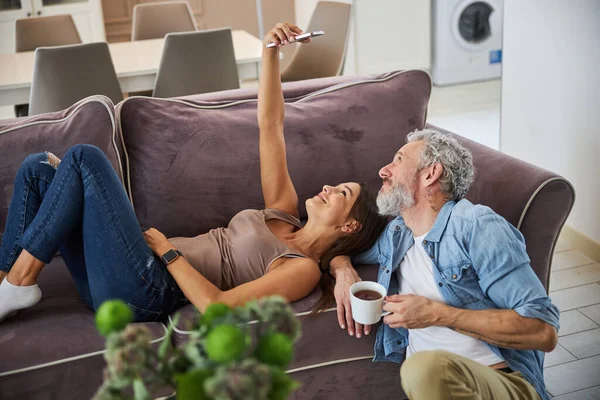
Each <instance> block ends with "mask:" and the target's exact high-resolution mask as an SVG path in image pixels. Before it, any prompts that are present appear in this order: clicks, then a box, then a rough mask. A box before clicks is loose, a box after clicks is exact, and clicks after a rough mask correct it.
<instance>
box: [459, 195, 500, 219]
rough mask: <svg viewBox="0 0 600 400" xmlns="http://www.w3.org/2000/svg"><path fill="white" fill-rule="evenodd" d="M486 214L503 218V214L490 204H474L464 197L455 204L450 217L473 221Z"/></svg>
mask: <svg viewBox="0 0 600 400" xmlns="http://www.w3.org/2000/svg"><path fill="white" fill-rule="evenodd" d="M484 215H485V216H490V217H497V218H502V216H500V215H499V214H497V213H496V212H495V211H494V210H492V209H491V208H489V207H488V206H484V205H483V204H473V203H471V202H470V201H469V200H467V199H462V200H460V201H458V202H457V203H456V204H455V205H454V208H453V209H452V214H451V215H450V219H462V220H465V221H468V222H473V221H475V220H476V219H478V218H480V217H482V216H484Z"/></svg>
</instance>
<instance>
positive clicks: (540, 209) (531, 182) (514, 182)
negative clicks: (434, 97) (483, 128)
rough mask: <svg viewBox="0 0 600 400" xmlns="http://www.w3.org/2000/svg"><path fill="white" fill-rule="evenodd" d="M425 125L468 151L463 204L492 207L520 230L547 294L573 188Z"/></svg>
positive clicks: (554, 176) (547, 173)
mask: <svg viewBox="0 0 600 400" xmlns="http://www.w3.org/2000/svg"><path fill="white" fill-rule="evenodd" d="M427 126H428V127H430V128H435V129H438V130H440V131H443V132H446V133H450V134H451V135H453V136H454V137H456V138H457V139H458V141H459V142H460V143H461V144H462V145H464V146H465V147H467V148H468V149H469V150H471V152H472V153H473V164H474V165H475V182H474V183H473V185H472V187H471V189H470V190H469V193H467V199H469V200H470V201H471V202H472V203H475V204H483V205H486V206H488V207H490V208H492V209H493V210H494V211H495V212H497V213H498V214H500V215H502V216H503V217H504V218H506V220H507V221H508V222H510V223H511V224H512V225H513V226H515V227H516V228H517V229H519V231H521V233H522V234H523V236H524V237H525V244H526V246H527V253H528V254H529V258H530V259H531V267H532V268H533V270H534V271H535V273H536V275H537V276H538V278H539V279H540V281H541V282H542V284H543V285H544V287H545V288H546V290H548V281H549V277H550V266H551V264H552V255H553V253H554V247H555V246H556V241H557V240H558V235H559V233H560V231H561V229H562V227H563V225H564V224H565V221H566V220H567V217H568V216H569V213H570V212H571V209H572V208H573V204H574V202H575V189H574V188H573V185H571V183H570V182H569V181H568V180H566V179H565V178H563V177H562V176H560V175H557V174H555V173H553V172H550V171H547V170H545V169H543V168H539V167H536V166H534V165H531V164H529V163H526V162H525V161H522V160H519V159H517V158H515V157H512V156H509V155H507V154H504V153H502V152H500V151H497V150H494V149H492V148H489V147H487V146H484V145H482V144H479V143H476V142H474V141H472V140H469V139H466V138H464V137H462V136H460V135H456V134H454V133H451V132H448V131H445V130H444V129H440V128H438V127H435V126H433V125H430V124H428V125H427Z"/></svg>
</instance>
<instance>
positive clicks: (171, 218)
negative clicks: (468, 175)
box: [0, 71, 574, 399]
mask: <svg viewBox="0 0 600 400" xmlns="http://www.w3.org/2000/svg"><path fill="white" fill-rule="evenodd" d="M430 92H431V81H430V78H429V76H428V75H427V74H426V73H424V72H422V71H403V72H394V73H389V74H384V75H380V76H374V77H336V78H324V79H316V80H310V81H301V82H293V83H289V84H285V85H284V94H285V98H286V128H285V132H286V133H285V134H286V142H287V146H288V164H289V169H290V174H291V176H292V179H293V181H294V183H295V186H296V188H297V191H298V195H299V197H300V199H301V200H304V199H306V198H308V197H311V196H313V195H314V194H315V193H318V192H319V191H320V189H321V187H322V185H323V184H336V183H339V182H344V181H362V182H367V183H368V184H369V185H371V186H372V187H373V188H378V187H379V185H380V179H379V177H378V175H377V171H378V170H379V169H380V168H381V167H382V166H383V165H385V164H386V163H388V162H389V160H391V158H392V156H393V154H394V153H395V152H396V150H397V149H398V148H400V147H401V146H402V145H403V143H404V142H405V137H406V135H407V134H408V133H409V132H411V131H413V130H414V129H417V128H423V127H425V126H426V117H427V103H428V100H429V95H430ZM256 97H257V93H256V90H253V89H245V90H233V91H227V92H219V93H211V94H204V95H197V96H189V97H185V98H181V99H152V98H141V97H133V98H129V99H127V100H125V101H124V102H122V103H120V104H119V105H117V106H116V107H114V106H113V105H112V104H111V103H110V100H108V99H107V98H105V97H103V96H92V97H90V98H88V99H85V100H82V101H80V102H79V103H77V104H75V105H73V106H72V107H70V108H69V109H67V110H64V111H61V112H56V113H51V114H45V115H40V116H35V117H29V118H20V119H14V120H8V121H0V229H1V230H0V235H1V234H2V232H3V229H4V225H5V221H6V212H7V208H8V204H9V200H10V196H11V194H12V181H13V179H14V177H15V174H16V171H17V169H18V166H19V164H20V163H21V161H22V160H23V159H24V158H25V157H26V156H27V155H28V154H30V153H33V152H39V151H44V150H48V151H52V152H53V153H55V154H57V155H58V156H59V157H60V156H62V155H63V154H64V153H65V151H66V150H67V149H68V148H69V147H71V146H72V145H74V144H76V143H91V144H94V145H96V146H98V147H100V148H101V149H102V150H103V151H104V152H105V153H106V154H107V156H108V157H109V159H110V160H111V163H112V164H113V166H114V167H115V170H116V171H117V172H118V174H119V176H121V177H122V179H123V185H124V187H125V188H126V190H127V192H128V193H129V195H130V198H131V200H132V204H133V206H134V209H135V212H136V215H137V216H138V219H139V221H140V224H141V226H142V227H149V226H154V227H156V228H158V229H159V230H161V231H163V232H164V233H165V234H166V235H167V236H168V237H173V236H186V235H197V234H200V233H202V232H205V231H207V230H209V229H211V228H214V227H217V226H223V225H226V224H227V223H228V221H229V219H230V218H231V217H232V216H233V215H234V214H235V213H237V212H238V211H240V210H242V209H244V208H261V207H263V201H262V196H261V189H260V174H259V158H258V127H257V122H256ZM457 138H458V139H459V140H460V141H461V142H462V143H463V144H464V145H465V146H467V147H468V148H469V149H471V151H472V152H473V156H474V162H475V166H476V168H477V177H476V180H475V184H474V185H473V187H472V188H471V190H470V192H469V194H468V198H469V199H470V200H471V201H473V202H474V203H481V204H485V205H488V206H490V207H491V208H493V209H494V210H495V211H496V212H498V213H499V214H501V215H503V216H504V217H505V218H506V219H507V220H508V221H509V222H510V223H512V224H513V225H514V226H516V227H517V228H518V229H520V230H521V232H522V233H523V234H524V236H525V238H526V241H527V251H528V253H529V255H530V258H531V265H532V267H533V269H534V270H535V272H536V274H537V276H538V277H539V278H540V280H541V281H542V283H543V284H544V285H546V286H547V284H548V277H549V272H550V263H551V259H552V253H553V249H554V246H555V243H556V239H557V237H558V234H559V232H560V230H561V228H562V226H563V224H564V222H565V220H566V218H567V216H568V214H569V212H570V210H571V208H572V205H573V202H574V191H573V188H572V186H571V185H570V183H569V182H568V181H566V180H565V179H564V178H562V177H560V176H558V175H556V174H553V173H551V172H549V171H545V170H543V169H540V168H537V167H535V166H533V165H530V164H527V163H525V162H522V161H520V160H517V159H514V158H512V157H509V156H507V155H505V154H502V153H500V152H498V151H495V150H492V149H490V148H488V147H485V146H482V145H480V144H477V143H474V142H472V141H469V140H467V139H464V138H461V137H460V136H457ZM301 205H302V206H301V210H300V214H301V217H306V210H305V209H304V207H303V201H301ZM0 237H1V236H0ZM358 270H359V273H360V274H361V276H362V277H363V279H367V280H374V279H375V278H376V276H377V266H358ZM40 287H41V289H42V291H43V299H42V301H41V302H40V303H39V304H38V305H37V306H35V307H33V308H31V309H28V310H25V311H23V312H22V313H20V314H19V315H18V316H16V317H14V318H12V319H9V320H7V321H5V322H4V323H2V324H0V398H2V399H53V398H60V399H85V398H90V397H91V396H92V395H93V394H94V392H95V390H96V388H97V387H98V386H99V385H100V382H101V379H102V368H103V365H104V361H103V358H102V349H103V347H104V342H103V339H102V338H101V337H100V336H99V335H98V334H97V333H96V331H95V328H94V324H93V317H94V316H93V313H92V312H91V311H90V310H88V309H87V308H86V307H85V306H84V304H83V302H82V301H81V300H80V299H79V298H78V296H77V293H76V291H75V286H74V284H73V283H72V281H71V279H70V277H69V274H68V272H67V270H66V268H65V266H64V263H63V262H62V259H61V258H60V257H59V256H57V257H55V259H54V260H53V262H52V263H51V264H50V265H49V266H47V267H46V268H45V269H44V270H43V272H42V274H41V276H40ZM319 297H320V291H319V290H318V289H315V290H314V291H313V293H311V294H310V295H309V296H307V297H306V298H304V299H302V300H300V301H298V302H295V303H293V304H292V307H293V308H294V310H295V311H296V312H297V315H298V317H299V318H300V320H301V322H302V327H303V336H302V338H301V340H300V341H299V342H298V344H297V347H296V358H295V360H294V362H293V364H292V365H291V367H290V373H292V375H293V376H294V378H295V379H297V380H299V381H301V382H302V387H301V388H300V389H299V390H298V391H297V392H295V393H294V395H293V396H292V398H294V399H359V398H360V399H384V398H385V399H387V398H394V399H401V398H404V397H405V396H404V393H403V392H402V388H401V386H400V378H399V374H398V371H399V365H397V364H393V363H372V361H371V358H372V356H373V343H374V335H373V334H371V335H370V336H366V337H363V338H361V339H356V338H353V337H349V336H348V334H347V333H345V332H344V331H342V330H341V329H340V328H339V326H338V324H337V321H336V316H335V311H334V309H333V308H331V309H328V310H326V311H325V312H323V313H321V314H319V315H316V316H312V315H309V314H310V311H311V310H312V309H313V308H314V306H315V304H316V302H317V300H318V299H319ZM179 312H180V313H181V314H182V317H183V318H181V319H180V322H179V323H178V325H177V326H176V327H175V332H176V334H175V336H174V338H173V340H174V342H175V344H180V343H182V342H184V341H185V340H186V337H187V336H188V334H189V332H188V331H187V327H188V326H190V322H191V321H192V320H193V318H195V312H194V310H193V308H192V306H186V307H184V308H182V309H181V310H179ZM170 323H171V319H169V320H168V321H163V322H149V323H146V325H147V326H148V327H149V328H150V330H151V331H152V333H153V336H154V342H155V343H159V342H161V341H163V340H164V333H165V331H166V324H170Z"/></svg>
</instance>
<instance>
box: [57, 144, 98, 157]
mask: <svg viewBox="0 0 600 400" xmlns="http://www.w3.org/2000/svg"><path fill="white" fill-rule="evenodd" d="M68 155H73V156H75V157H76V158H77V159H81V158H82V157H83V158H90V157H92V158H97V157H105V155H104V153H103V152H102V150H100V149H99V148H98V147H96V146H94V145H92V144H82V143H80V144H76V145H75V146H73V147H71V148H70V149H69V151H67V154H66V155H65V158H66V157H67V156H68Z"/></svg>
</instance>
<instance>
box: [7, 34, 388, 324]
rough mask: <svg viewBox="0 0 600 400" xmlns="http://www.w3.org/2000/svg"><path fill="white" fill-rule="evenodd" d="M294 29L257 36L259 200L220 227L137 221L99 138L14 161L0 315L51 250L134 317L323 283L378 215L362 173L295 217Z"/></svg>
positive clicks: (299, 292)
mask: <svg viewBox="0 0 600 400" xmlns="http://www.w3.org/2000/svg"><path fill="white" fill-rule="evenodd" d="M301 33H302V31H301V30H300V29H299V28H298V27H296V26H294V25H292V24H289V23H286V24H278V25H277V26H276V27H275V28H274V29H273V30H272V31H270V32H269V33H268V34H267V35H266V36H265V39H264V43H265V44H267V43H270V42H275V43H277V45H278V46H277V47H275V48H263V62H262V71H261V81H260V90H259V98H258V122H259V128H260V168H261V180H262V190H263V195H264V200H265V205H266V209H265V210H245V211H242V212H240V213H239V214H237V215H236V216H235V217H234V218H233V219H232V220H231V222H230V224H229V226H228V227H227V228H219V229H213V230H211V231H210V232H209V233H207V234H203V235H200V236H197V237H195V238H174V239H171V240H168V239H167V238H166V237H165V236H164V235H163V234H162V233H160V232H159V231H157V230H156V229H149V230H148V231H146V232H142V231H141V230H140V227H139V224H138V222H137V219H136V217H135V214H134V212H133V209H132V207H131V205H130V203H129V201H128V198H127V195H126V193H125V191H124V190H123V186H122V185H121V183H120V181H119V179H118V177H117V175H116V173H115V171H114V170H113V168H112V166H111V165H110V164H109V162H108V160H107V159H106V157H105V156H104V154H103V153H102V152H101V151H100V150H99V149H97V148H95V147H93V146H88V145H77V146H75V147H73V148H71V149H70V150H69V151H68V152H67V153H66V155H65V157H64V159H63V160H62V162H61V161H60V160H59V159H58V158H56V156H54V155H52V154H50V153H42V154H35V155H31V156H29V157H28V158H27V159H26V160H25V161H24V162H23V164H22V165H21V168H20V169H19V172H18V173H17V177H16V181H15V188H14V193H13V197H12V200H11V204H10V207H9V213H8V219H7V225H6V231H5V234H4V240H3V243H2V247H1V248H0V270H1V271H3V272H0V280H2V279H3V281H2V283H1V284H0V320H2V319H4V318H5V317H7V316H9V315H10V314H13V313H14V312H16V311H18V310H20V309H24V308H27V307H31V306H33V305H34V304H36V303H37V302H38V301H39V300H40V298H41V291H40V289H39V287H38V286H37V277H38V275H39V273H40V271H41V269H42V268H43V266H44V265H45V264H47V263H49V262H50V261H51V259H52V257H53V256H54V254H55V253H56V251H57V250H60V252H61V255H62V257H63V258H64V261H65V263H66V265H67V267H68V269H69V271H70V273H71V275H72V276H73V278H74V280H75V283H76V286H77V290H78V292H79V294H80V296H81V297H82V298H83V300H84V302H85V303H86V304H87V305H88V306H89V307H90V308H91V309H93V310H96V309H97V308H98V307H99V306H100V305H101V304H102V303H103V302H104V301H105V300H108V299H111V298H119V299H123V300H124V301H126V302H127V303H128V305H129V306H130V307H131V309H132V310H133V311H134V314H135V319H136V321H155V320H160V319H164V318H165V317H166V316H167V315H169V314H170V313H171V312H173V311H174V310H176V309H177V308H179V307H181V306H182V305H184V304H186V303H187V302H188V301H190V302H192V303H193V304H194V305H195V306H196V307H197V308H198V309H199V310H200V311H204V310H205V308H206V307H207V306H208V305H209V304H210V303H213V302H222V303H226V304H229V305H231V306H236V305H239V304H243V303H245V302H246V301H248V300H250V299H253V298H259V297H262V296H267V295H275V294H278V295H281V296H283V297H285V298H286V299H287V300H288V301H295V300H298V299H301V298H303V297H305V296H306V295H308V294H309V293H310V292H311V291H312V290H313V288H314V287H315V286H316V285H317V284H318V283H319V281H322V282H324V283H326V281H327V279H328V277H327V275H326V274H323V273H322V270H324V269H326V268H328V267H329V261H331V259H332V258H333V257H334V256H335V255H337V254H348V253H353V252H360V251H364V250H366V249H367V248H369V247H370V246H371V245H372V244H373V243H374V241H375V239H376V238H377V236H378V235H379V233H380V232H381V231H382V229H383V227H384V226H385V220H384V218H383V217H381V216H379V215H378V213H377V206H376V203H375V196H374V194H372V193H370V192H369V191H368V189H367V187H366V186H365V185H364V184H358V183H344V184H340V185H338V186H335V187H331V186H325V187H323V191H322V192H321V193H319V194H318V195H317V196H315V197H313V198H311V199H309V200H307V201H306V209H307V213H308V217H309V218H308V222H307V223H306V225H305V226H304V227H301V226H300V223H299V220H298V215H299V214H298V196H297V195H296V191H295V189H294V186H293V185H292V181H291V179H290V176H289V174H288V170H287V164H286V152H285V142H284V137H283V119H284V118H283V116H284V102H283V95H282V90H281V82H280V74H279V54H278V53H279V47H281V46H283V45H286V44H288V43H290V42H293V41H294V36H295V35H298V34H301ZM307 41H310V40H307ZM4 278H5V279H4ZM324 287H327V285H324Z"/></svg>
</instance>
